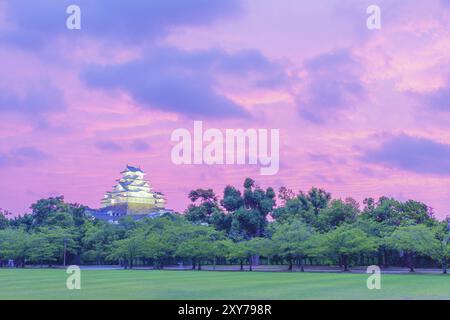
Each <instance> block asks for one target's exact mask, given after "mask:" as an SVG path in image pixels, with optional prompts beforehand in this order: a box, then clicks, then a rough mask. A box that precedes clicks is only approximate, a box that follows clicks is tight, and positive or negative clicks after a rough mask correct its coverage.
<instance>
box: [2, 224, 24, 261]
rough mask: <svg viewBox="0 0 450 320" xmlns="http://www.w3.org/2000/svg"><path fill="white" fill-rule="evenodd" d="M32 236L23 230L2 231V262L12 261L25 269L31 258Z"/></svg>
mask: <svg viewBox="0 0 450 320" xmlns="http://www.w3.org/2000/svg"><path fill="white" fill-rule="evenodd" d="M30 245H31V242H30V235H29V234H28V233H27V232H25V231H24V230H21V229H5V230H0V262H1V260H2V259H5V260H6V259H12V260H14V261H15V263H16V265H17V266H19V265H20V266H21V267H22V268H24V267H25V263H26V261H27V259H28V258H29V257H30Z"/></svg>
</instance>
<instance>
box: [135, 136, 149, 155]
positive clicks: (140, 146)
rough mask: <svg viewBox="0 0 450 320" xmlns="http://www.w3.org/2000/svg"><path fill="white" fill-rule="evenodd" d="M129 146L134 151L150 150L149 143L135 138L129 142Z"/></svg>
mask: <svg viewBox="0 0 450 320" xmlns="http://www.w3.org/2000/svg"><path fill="white" fill-rule="evenodd" d="M131 148H132V149H133V150H134V151H138V152H146V151H149V150H150V145H149V144H148V143H147V142H145V141H143V140H140V139H136V140H134V141H133V142H132V143H131Z"/></svg>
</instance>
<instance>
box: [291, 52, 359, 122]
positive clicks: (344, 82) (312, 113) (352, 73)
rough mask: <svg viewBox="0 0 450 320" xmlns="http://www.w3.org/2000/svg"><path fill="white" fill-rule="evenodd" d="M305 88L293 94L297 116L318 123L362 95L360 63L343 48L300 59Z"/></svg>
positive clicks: (349, 106) (346, 108)
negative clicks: (307, 58) (298, 93)
mask: <svg viewBox="0 0 450 320" xmlns="http://www.w3.org/2000/svg"><path fill="white" fill-rule="evenodd" d="M304 68H305V70H306V71H307V74H308V76H307V78H306V79H305V80H306V87H305V89H306V90H305V91H304V92H303V94H301V95H299V96H298V97H297V102H298V106H299V112H300V115H301V116H302V117H303V118H304V119H306V120H308V121H311V122H314V123H317V124H321V123H324V122H326V121H327V120H329V119H331V118H337V117H339V115H341V114H342V112H343V111H344V110H348V109H351V107H352V106H353V104H354V103H355V102H356V101H359V100H360V99H361V98H363V97H364V95H365V89H364V86H363V85H362V83H361V81H360V79H359V77H360V72H361V70H360V65H359V63H358V62H357V61H356V60H355V58H354V57H353V56H352V55H351V53H350V52H349V51H347V50H343V49H342V50H338V51H334V52H331V53H326V54H321V55H318V56H316V57H314V58H312V59H309V60H306V61H305V62H304Z"/></svg>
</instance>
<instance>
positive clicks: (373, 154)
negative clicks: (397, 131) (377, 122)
mask: <svg viewBox="0 0 450 320" xmlns="http://www.w3.org/2000/svg"><path fill="white" fill-rule="evenodd" d="M362 159H363V160H365V161H369V162H372V163H380V164H383V165H385V166H387V167H391V168H396V169H400V170H406V171H412V172H416V173H421V174H445V175H447V174H450V145H448V144H444V143H440V142H436V141H433V140H429V139H425V138H418V137H412V136H408V135H405V134H402V135H399V136H394V137H391V138H389V139H388V140H386V141H385V142H384V143H383V144H382V145H381V146H380V147H379V148H378V149H374V150H368V151H366V152H365V154H364V156H363V158H362Z"/></svg>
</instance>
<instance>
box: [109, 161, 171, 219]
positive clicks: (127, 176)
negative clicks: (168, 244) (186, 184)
mask: <svg viewBox="0 0 450 320" xmlns="http://www.w3.org/2000/svg"><path fill="white" fill-rule="evenodd" d="M121 174H122V178H120V179H119V180H117V184H116V185H115V186H114V187H113V190H112V191H108V192H106V193H105V196H104V198H103V200H102V202H101V203H102V206H103V207H104V208H106V207H115V206H126V211H127V214H139V213H141V212H144V211H148V210H152V209H158V208H164V206H165V204H166V200H165V199H164V196H163V194H162V193H160V192H153V191H152V188H151V187H150V184H149V183H148V182H147V181H146V180H145V173H144V171H142V170H141V168H138V167H133V166H129V165H127V167H126V169H125V170H124V171H122V172H121Z"/></svg>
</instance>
